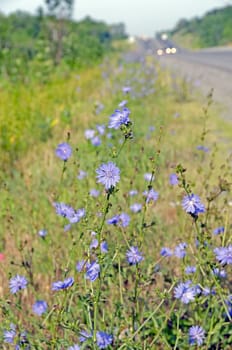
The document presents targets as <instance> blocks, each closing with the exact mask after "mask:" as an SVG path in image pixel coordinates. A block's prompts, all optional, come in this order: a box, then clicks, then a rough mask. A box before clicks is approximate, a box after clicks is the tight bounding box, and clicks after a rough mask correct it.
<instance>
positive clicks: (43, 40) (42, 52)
mask: <svg viewBox="0 0 232 350" xmlns="http://www.w3.org/2000/svg"><path fill="white" fill-rule="evenodd" d="M73 2H74V1H73V0H45V4H46V10H44V9H43V8H42V7H40V8H38V10H37V13H36V15H31V14H29V13H27V12H24V11H17V12H14V13H12V14H9V15H8V16H7V15H4V14H3V13H0V75H4V76H11V77H12V76H15V77H16V76H18V75H20V74H21V75H23V74H24V73H26V72H28V69H29V68H30V69H32V70H33V69H34V70H35V71H36V73H38V71H39V73H40V74H42V73H43V75H46V74H47V73H48V71H49V70H51V69H52V67H55V66H57V65H60V64H65V65H67V66H69V67H71V68H72V67H83V66H86V65H91V64H93V63H94V62H97V61H99V59H101V58H102V57H103V55H104V54H105V53H106V52H108V51H109V50H111V48H112V45H111V44H112V41H113V40H116V39H124V38H126V37H127V35H126V31H125V26H124V24H123V23H118V24H113V25H108V24H106V23H104V22H102V21H96V20H93V19H92V18H90V17H86V18H85V19H83V20H82V21H79V22H77V21H74V20H72V11H73ZM38 67H39V69H38Z"/></svg>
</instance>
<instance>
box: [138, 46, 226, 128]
mask: <svg viewBox="0 0 232 350" xmlns="http://www.w3.org/2000/svg"><path fill="white" fill-rule="evenodd" d="M166 45H167V46H175V45H174V44H173V43H172V42H166ZM145 46H149V51H150V53H151V52H154V55H156V56H157V59H158V60H159V61H160V64H161V65H162V66H165V67H167V68H168V69H170V70H171V71H172V72H174V73H175V74H176V75H180V76H183V77H187V78H188V80H189V81H192V82H193V84H194V85H195V86H196V87H197V88H198V89H200V90H201V92H203V94H205V95H207V94H208V93H209V91H210V90H211V89H212V88H213V90H214V101H215V102H216V103H219V104H220V106H221V113H222V115H223V116H224V117H226V118H227V119H229V120H231V121H232V48H222V47H220V48H210V49H204V50H198V51H187V50H184V49H182V48H180V47H177V53H176V54H174V55H172V54H169V55H167V54H164V55H162V56H158V55H157V49H159V48H162V47H165V46H164V45H163V42H159V41H157V40H153V41H152V40H151V41H150V43H146V45H145Z"/></svg>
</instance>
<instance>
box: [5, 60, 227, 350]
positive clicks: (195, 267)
mask: <svg viewBox="0 0 232 350" xmlns="http://www.w3.org/2000/svg"><path fill="white" fill-rule="evenodd" d="M135 58H136V59H135ZM175 84H176V82H175ZM125 86H127V87H130V88H131V90H130V91H129V92H128V93H127V94H125V93H124V92H123V87H125ZM182 86H183V84H182V82H181V83H180V85H178V84H176V85H175V91H173V82H172V77H171V76H170V75H169V74H168V73H167V72H165V71H163V70H162V69H161V68H160V67H159V65H158V64H157V62H155V60H154V59H153V58H152V57H151V56H145V57H141V56H138V55H137V54H134V53H130V54H129V55H125V56H122V57H121V58H117V57H116V58H115V59H111V60H106V61H105V62H104V64H102V65H101V66H99V67H98V68H95V69H91V70H86V71H85V72H83V73H81V74H80V75H78V73H77V74H76V73H73V74H70V75H69V76H66V77H65V76H63V78H62V79H61V78H57V77H54V79H52V80H51V82H50V83H49V84H45V85H44V86H41V85H38V84H35V85H31V86H30V90H28V89H26V88H25V87H23V86H15V87H14V88H13V87H9V89H7V90H5V91H4V92H2V99H3V101H4V110H1V117H0V118H1V120H4V122H5V128H6V129H7V133H8V134H7V137H6V142H5V143H3V144H2V149H3V150H4V153H3V155H2V161H3V162H5V169H4V171H2V180H1V198H2V199H1V208H0V209H1V210H0V213H1V222H2V225H1V227H2V228H1V251H2V255H1V261H0V269H1V277H0V278H1V289H0V294H1V344H2V347H3V349H8V348H9V347H11V346H13V347H14V346H17V345H18V346H19V347H20V348H22V349H23V348H25V349H29V348H30V349H68V348H69V349H73V348H74V344H76V348H78V346H80V348H81V349H99V348H100V349H103V348H108V349H189V347H190V346H191V347H193V348H196V349H197V348H201V349H230V346H231V342H232V333H231V316H232V314H231V308H232V304H231V283H230V282H231V271H230V265H231V238H230V231H231V193H230V184H231V154H230V147H231V140H229V139H228V134H229V130H230V129H231V125H229V124H225V122H222V121H221V120H220V119H219V118H218V117H217V115H216V114H215V112H214V111H213V108H212V96H211V95H210V96H209V97H208V99H207V100H206V101H205V105H204V106H201V105H200V104H199V102H198V101H197V100H196V99H195V97H194V94H191V95H189V96H188V98H185V99H184V100H183V99H181V100H180V99H179V98H178V96H181V94H182V92H181V89H182ZM178 89H180V91H179V95H178ZM11 97H12V98H11ZM123 100H127V101H128V102H127V107H128V108H129V110H130V112H131V113H130V115H129V119H130V121H131V123H128V122H125V123H124V124H123V123H122V125H121V127H119V128H118V129H116V130H115V129H114V128H113V129H112V128H108V125H109V116H110V115H112V113H113V112H114V111H115V110H116V109H120V110H122V109H123V107H119V106H118V105H119V103H120V102H121V101H123ZM116 114H117V113H116ZM4 116H7V118H9V119H10V118H11V119H12V120H13V125H11V126H10V125H8V123H7V120H8V121H9V119H4ZM41 125H42V127H41ZM99 125H100V126H101V128H99ZM102 125H104V127H102ZM88 129H91V130H94V137H96V136H97V137H98V138H99V139H96V138H95V139H94V138H93V137H90V138H89V139H87V138H86V130H88ZM219 137H220V139H219ZM99 142H100V144H99V145H96V144H98V143H99ZM61 143H68V144H69V145H70V146H71V148H72V155H71V156H70V157H69V158H68V159H67V160H65V161H63V160H62V159H60V158H59V157H57V155H56V153H55V150H56V149H57V145H58V144H61ZM108 162H112V163H113V164H115V166H116V167H117V168H118V169H119V170H120V180H119V181H118V182H116V183H114V184H113V186H111V187H110V188H105V186H104V184H102V183H97V179H96V175H97V174H96V170H97V169H99V167H101V165H102V164H107V163H108ZM171 174H175V175H176V178H175V179H176V182H177V184H175V185H174V184H171V183H170V175H171ZM93 189H95V190H97V191H99V192H95V195H96V196H95V195H94V196H93V192H92V190H93ZM132 190H133V192H131V191H132ZM192 194H194V195H198V196H199V202H200V204H199V203H198V202H197V205H198V206H199V205H200V208H201V210H200V211H195V207H194V209H193V211H191V212H190V211H189V210H188V209H187V210H184V207H183V203H182V201H183V198H184V197H186V196H187V197H186V198H187V199H186V200H187V201H189V200H190V198H191V195H192ZM57 203H65V204H66V205H67V206H68V207H65V210H64V211H62V213H60V214H62V215H57V213H56V211H57V208H58V209H60V204H57ZM134 204H137V206H136V208H137V209H136V210H135V209H134V208H135V207H132V208H133V209H131V206H132V205H134ZM138 205H140V206H138ZM70 207H71V208H73V209H71V208H70ZM62 208H63V207H62ZM63 209H64V208H63ZM185 209H186V206H185ZM73 210H75V215H77V217H78V220H76V221H78V222H75V223H71V224H70V217H71V221H75V220H72V219H73V216H74V211H73ZM186 211H187V212H186ZM58 212H59V210H58ZM70 212H71V214H70ZM68 213H69V214H68ZM80 213H82V214H83V215H80ZM125 214H127V215H128V216H129V218H128V216H126V215H125ZM70 215H71V216H70ZM78 215H79V216H78ZM129 219H130V220H129ZM67 225H68V226H67ZM215 230H216V231H215ZM102 243H104V247H105V250H104V249H102V246H101V244H102ZM106 243H107V245H108V249H106V245H105V244H106ZM215 249H216V250H215ZM223 249H224V250H223ZM186 269H187V270H186ZM215 269H218V270H215ZM17 274H18V275H19V276H21V277H19V278H21V279H22V278H26V281H27V284H26V285H22V287H23V288H22V289H20V288H18V286H19V287H20V283H19V285H16V287H17V288H16V289H17V291H16V293H12V288H11V289H9V281H11V285H12V283H14V278H15V276H16V275H17ZM12 278H13V280H12ZM12 281H13V282H12ZM57 281H60V283H59V284H58V285H57V284H55V285H54V282H57ZM21 282H22V281H21ZM181 283H182V284H181ZM54 286H55V287H54ZM11 287H12V286H11ZM24 287H25V288H24ZM18 289H19V290H18ZM54 289H55V290H54ZM38 300H40V301H43V302H46V303H47V307H46V304H45V303H43V304H42V309H40V310H42V311H44V312H42V314H41V315H38V308H36V306H34V307H33V305H34V304H35V302H36V301H38ZM195 326H199V327H201V328H191V327H195ZM6 331H8V332H10V333H6ZM83 331H86V332H87V334H88V336H87V337H86V336H85V337H84V339H83V333H82V332H83ZM24 332H26V333H24ZM101 332H103V333H101ZM7 335H8V337H7ZM81 335H82V338H81ZM83 340H84V341H83Z"/></svg>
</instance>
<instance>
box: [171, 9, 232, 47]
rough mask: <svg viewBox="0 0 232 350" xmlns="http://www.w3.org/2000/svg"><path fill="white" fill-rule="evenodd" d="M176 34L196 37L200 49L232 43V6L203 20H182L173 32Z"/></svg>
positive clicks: (207, 14)
mask: <svg viewBox="0 0 232 350" xmlns="http://www.w3.org/2000/svg"><path fill="white" fill-rule="evenodd" d="M176 34H180V35H182V36H186V35H189V34H191V35H193V36H195V37H196V40H197V43H198V46H199V47H210V46H219V45H226V44H229V43H232V6H231V5H229V6H226V7H224V8H220V9H215V10H212V11H210V12H208V13H206V14H205V15H204V16H203V17H202V18H198V17H195V18H193V19H191V20H186V19H181V20H180V21H179V22H178V23H177V25H176V27H175V28H174V29H173V30H172V31H171V35H176Z"/></svg>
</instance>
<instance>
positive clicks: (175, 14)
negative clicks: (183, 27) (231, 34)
mask: <svg viewBox="0 0 232 350" xmlns="http://www.w3.org/2000/svg"><path fill="white" fill-rule="evenodd" d="M43 3H44V1H43V0H0V11H2V12H4V13H9V12H12V11H15V10H16V9H20V10H27V11H30V12H32V13H33V12H34V11H35V10H36V8H38V6H40V5H43ZM229 3H230V4H231V3H232V1H230V0H75V11H74V16H73V17H74V18H75V19H81V18H83V17H85V16H87V15H90V16H91V17H92V18H94V19H98V20H104V21H105V22H107V23H117V22H124V23H125V24H126V29H127V33H128V34H144V35H148V36H153V35H154V33H155V32H156V31H159V30H163V29H171V28H172V27H173V26H174V25H175V24H176V23H177V21H178V20H179V19H180V18H192V17H194V16H202V15H203V14H204V13H205V12H207V11H209V10H211V9H213V8H218V7H222V6H224V5H226V4H229Z"/></svg>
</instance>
